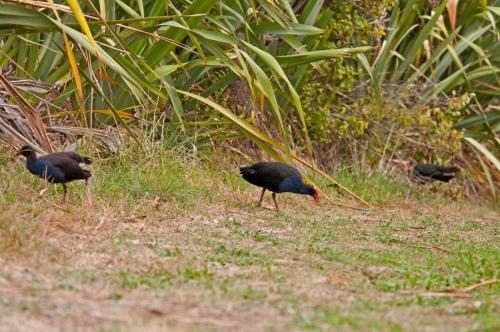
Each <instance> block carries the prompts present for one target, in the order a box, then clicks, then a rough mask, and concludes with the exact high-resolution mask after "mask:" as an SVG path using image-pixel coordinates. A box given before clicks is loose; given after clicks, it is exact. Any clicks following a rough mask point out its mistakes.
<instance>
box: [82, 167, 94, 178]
mask: <svg viewBox="0 0 500 332" xmlns="http://www.w3.org/2000/svg"><path fill="white" fill-rule="evenodd" d="M91 176H92V173H90V172H89V171H87V170H86V169H84V170H83V178H84V179H88V178H90V177H91Z"/></svg>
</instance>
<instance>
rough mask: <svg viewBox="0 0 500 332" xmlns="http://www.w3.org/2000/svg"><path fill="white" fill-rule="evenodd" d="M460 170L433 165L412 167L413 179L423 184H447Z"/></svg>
mask: <svg viewBox="0 0 500 332" xmlns="http://www.w3.org/2000/svg"><path fill="white" fill-rule="evenodd" d="M459 171H460V169H459V168H458V167H444V166H438V165H433V164H416V165H415V166H414V167H413V170H412V175H413V177H414V178H416V179H418V180H421V181H423V182H429V181H432V180H438V181H443V182H448V181H450V180H451V179H453V178H454V177H455V175H456V173H458V172H459Z"/></svg>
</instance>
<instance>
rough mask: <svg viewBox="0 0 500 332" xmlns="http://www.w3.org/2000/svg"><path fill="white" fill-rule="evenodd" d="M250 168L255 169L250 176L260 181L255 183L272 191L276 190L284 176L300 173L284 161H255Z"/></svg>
mask: <svg viewBox="0 0 500 332" xmlns="http://www.w3.org/2000/svg"><path fill="white" fill-rule="evenodd" d="M252 169H253V170H255V173H254V174H252V177H253V178H254V179H256V181H258V182H259V183H260V184H257V183H256V184H257V185H261V186H263V187H266V188H268V189H270V190H272V191H276V190H278V188H279V186H280V184H281V183H282V182H283V181H284V180H285V179H286V178H289V177H292V176H296V175H300V173H298V172H297V170H296V169H295V168H293V167H292V166H290V165H288V164H284V163H257V164H255V165H253V166H252Z"/></svg>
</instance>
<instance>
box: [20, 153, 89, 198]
mask: <svg viewBox="0 0 500 332" xmlns="http://www.w3.org/2000/svg"><path fill="white" fill-rule="evenodd" d="M17 155H23V156H25V157H26V168H27V169H28V171H29V172H30V173H31V174H34V175H37V176H39V177H41V178H42V179H45V180H47V181H49V182H51V183H60V184H62V186H63V189H64V203H66V201H67V193H68V188H67V187H66V183H68V182H71V181H73V180H85V185H86V186H88V179H89V178H90V177H91V173H90V172H89V171H87V170H85V169H83V168H81V166H80V164H87V165H90V164H91V163H92V161H91V160H90V158H88V157H82V156H80V155H79V154H78V153H76V152H71V151H68V152H54V153H49V154H47V155H45V156H42V157H38V158H37V156H36V154H35V151H34V150H33V148H32V147H30V146H28V145H26V146H23V147H22V148H21V150H19V152H18V153H17Z"/></svg>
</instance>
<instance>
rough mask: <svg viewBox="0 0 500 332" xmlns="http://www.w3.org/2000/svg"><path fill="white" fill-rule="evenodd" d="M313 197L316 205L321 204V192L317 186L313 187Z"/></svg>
mask: <svg viewBox="0 0 500 332" xmlns="http://www.w3.org/2000/svg"><path fill="white" fill-rule="evenodd" d="M312 197H313V199H314V205H315V206H317V205H319V192H318V189H316V187H314V188H313V194H312Z"/></svg>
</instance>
